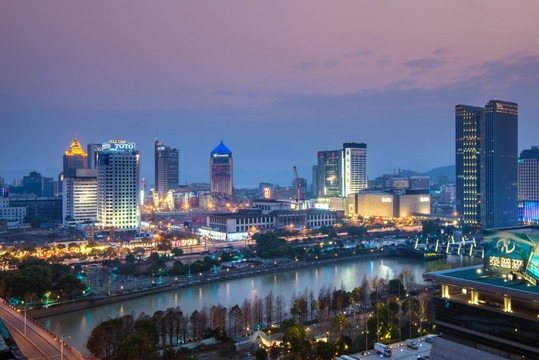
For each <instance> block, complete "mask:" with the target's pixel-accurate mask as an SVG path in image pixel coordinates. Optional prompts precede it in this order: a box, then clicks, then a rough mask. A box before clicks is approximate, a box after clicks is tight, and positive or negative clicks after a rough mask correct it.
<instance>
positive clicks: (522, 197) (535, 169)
mask: <svg viewBox="0 0 539 360" xmlns="http://www.w3.org/2000/svg"><path fill="white" fill-rule="evenodd" d="M518 200H519V201H539V148H538V147H537V146H532V148H531V149H527V150H523V151H522V152H521V153H520V157H519V158H518Z"/></svg>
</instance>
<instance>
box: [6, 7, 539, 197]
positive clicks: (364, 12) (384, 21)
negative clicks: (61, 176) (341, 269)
mask: <svg viewBox="0 0 539 360" xmlns="http://www.w3.org/2000/svg"><path fill="white" fill-rule="evenodd" d="M538 14H539V1H518V0H517V1H492V0H489V1H486V0H485V1H470V0H468V1H454V0H453V1H432V0H429V1H427V0H425V1H359V0H354V1H318V0H305V1H293V0H292V1H290V0H287V1H253V0H249V1H232V0H231V1H209V0H205V1H179V0H175V1H138V0H126V1H119V0H115V1H87V2H82V1H51V0H48V1H6V0H5V1H2V2H1V3H0V120H1V125H2V138H1V139H0V154H1V155H2V156H1V158H0V159H1V160H0V176H1V177H4V178H5V179H6V181H8V182H11V181H13V177H14V176H18V177H21V176H22V175H23V174H25V173H27V172H28V171H29V170H34V169H35V170H38V171H40V172H42V173H43V174H44V175H46V176H56V175H57V174H58V173H59V172H60V171H61V166H62V154H63V152H64V151H65V150H67V149H68V147H69V144H70V142H71V141H72V139H73V137H74V136H78V137H79V140H80V141H81V143H82V145H83V146H84V147H85V146H86V144H88V143H95V142H104V141H107V140H109V139H125V140H128V141H134V142H136V143H137V148H138V149H139V150H140V152H141V154H142V174H143V175H144V176H145V177H149V178H150V180H151V181H152V182H153V155H154V154H153V140H154V138H155V136H156V134H157V135H158V138H159V140H160V141H162V142H163V143H165V144H166V145H169V146H172V147H175V148H177V149H179V153H180V182H181V183H185V182H209V178H208V177H209V175H208V173H209V155H210V151H211V150H212V149H213V148H214V147H215V146H216V145H217V144H218V143H219V142H220V141H221V140H223V142H224V143H225V144H226V145H227V146H228V147H229V148H230V150H231V151H232V153H233V158H234V176H235V179H234V185H235V186H241V185H256V184H258V183H259V182H262V181H269V182H276V183H280V184H283V185H284V184H289V183H291V181H292V177H293V166H294V165H296V166H298V170H299V175H300V176H301V177H305V178H307V179H308V181H309V183H310V182H311V180H312V177H311V167H312V165H314V164H315V163H316V152H317V151H319V150H335V149H339V148H341V146H342V143H343V142H365V143H367V146H368V160H367V161H368V162H367V170H368V176H369V178H371V179H372V178H374V177H376V176H378V175H380V174H382V173H384V172H392V170H390V169H393V168H399V167H400V168H403V169H413V170H416V171H426V170H429V169H431V168H434V167H438V166H445V165H452V164H454V162H455V159H454V158H455V155H454V153H455V141H454V132H455V129H454V127H455V114H454V111H455V110H454V107H455V104H456V103H461V104H468V105H476V106H484V105H485V104H486V103H487V102H488V100H490V99H502V100H507V101H513V102H517V103H518V104H519V151H521V150H522V149H525V148H529V147H530V146H531V145H539V25H538V24H537V23H538V20H537V15H538Z"/></svg>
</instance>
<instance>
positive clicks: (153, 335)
mask: <svg viewBox="0 0 539 360" xmlns="http://www.w3.org/2000/svg"><path fill="white" fill-rule="evenodd" d="M134 327H135V332H136V333H137V334H138V335H139V336H140V338H141V341H142V342H143V343H144V344H145V345H146V346H149V347H153V346H157V343H158V342H159V333H158V332H157V327H156V326H155V323H154V322H153V321H152V320H150V319H149V318H142V319H138V320H137V321H136V322H135V326H134Z"/></svg>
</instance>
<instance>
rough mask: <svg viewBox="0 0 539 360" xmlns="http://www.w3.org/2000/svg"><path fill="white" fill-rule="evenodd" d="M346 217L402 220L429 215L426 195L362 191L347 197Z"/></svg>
mask: <svg viewBox="0 0 539 360" xmlns="http://www.w3.org/2000/svg"><path fill="white" fill-rule="evenodd" d="M345 211H346V215H347V216H350V217H355V216H369V217H376V216H379V217H384V218H403V217H408V216H411V215H413V214H430V195H429V194H428V193H417V194H416V193H412V194H410V193H407V192H402V193H401V192H383V191H362V192H360V193H357V194H352V195H350V196H348V199H347V206H346V208H345Z"/></svg>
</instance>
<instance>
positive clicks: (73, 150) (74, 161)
mask: <svg viewBox="0 0 539 360" xmlns="http://www.w3.org/2000/svg"><path fill="white" fill-rule="evenodd" d="M87 168H88V154H86V153H85V152H84V150H82V147H81V146H80V143H79V140H78V139H77V138H76V137H75V139H74V140H73V142H72V143H71V146H70V147H69V150H68V151H66V152H65V154H64V178H67V177H72V176H75V169H87Z"/></svg>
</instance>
